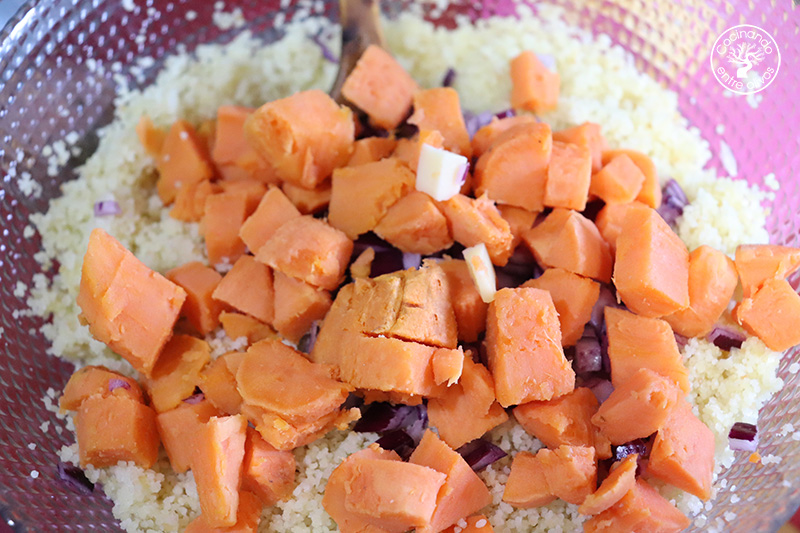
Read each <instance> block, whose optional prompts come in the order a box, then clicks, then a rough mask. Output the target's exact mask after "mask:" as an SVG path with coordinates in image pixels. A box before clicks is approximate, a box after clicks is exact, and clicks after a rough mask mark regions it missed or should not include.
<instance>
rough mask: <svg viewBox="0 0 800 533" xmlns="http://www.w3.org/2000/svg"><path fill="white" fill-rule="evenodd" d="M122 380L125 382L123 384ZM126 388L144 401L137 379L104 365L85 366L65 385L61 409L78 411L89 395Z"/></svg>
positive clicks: (101, 394) (108, 392)
mask: <svg viewBox="0 0 800 533" xmlns="http://www.w3.org/2000/svg"><path fill="white" fill-rule="evenodd" d="M120 381H122V382H124V383H125V385H122V384H121V383H120ZM120 386H121V387H123V388H124V390H125V391H126V392H127V393H129V394H130V395H131V397H132V398H134V399H135V400H136V401H138V402H143V399H142V389H141V388H140V387H139V384H138V383H137V382H136V380H135V379H131V378H129V377H127V376H123V375H122V374H120V373H118V372H114V371H112V370H109V369H107V368H105V367H103V366H85V367H83V368H80V369H78V370H76V371H75V372H74V373H73V374H72V375H71V376H70V377H69V381H67V384H66V385H65V386H64V393H63V394H62V395H61V398H60V399H59V400H58V405H59V407H60V408H61V411H62V412H63V411H76V410H77V409H78V408H79V407H80V406H81V403H83V400H85V399H86V398H88V397H89V396H94V395H97V394H99V395H100V396H108V395H110V394H111V393H112V392H113V391H114V390H115V389H116V388H117V387H120Z"/></svg>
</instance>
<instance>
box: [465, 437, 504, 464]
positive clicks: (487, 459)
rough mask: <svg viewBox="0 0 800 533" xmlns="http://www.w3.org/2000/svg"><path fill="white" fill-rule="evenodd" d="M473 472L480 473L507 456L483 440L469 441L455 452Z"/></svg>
mask: <svg viewBox="0 0 800 533" xmlns="http://www.w3.org/2000/svg"><path fill="white" fill-rule="evenodd" d="M456 451H457V452H458V453H459V454H461V457H463V458H464V460H465V461H466V462H467V464H468V465H469V466H470V468H472V470H474V471H475V472H480V471H481V470H483V469H484V468H486V467H487V466H489V465H490V464H492V463H494V462H495V461H497V460H499V459H502V458H503V457H505V456H506V455H507V454H506V452H504V451H503V450H501V449H500V448H498V447H497V446H495V445H494V444H492V443H491V442H489V441H487V440H483V439H475V440H473V441H470V442H468V443H466V444H464V445H463V446H461V447H460V448H458V449H457V450H456Z"/></svg>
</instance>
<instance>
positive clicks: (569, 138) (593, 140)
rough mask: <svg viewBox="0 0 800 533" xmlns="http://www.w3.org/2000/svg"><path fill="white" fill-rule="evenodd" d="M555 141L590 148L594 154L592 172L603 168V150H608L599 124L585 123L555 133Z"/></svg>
mask: <svg viewBox="0 0 800 533" xmlns="http://www.w3.org/2000/svg"><path fill="white" fill-rule="evenodd" d="M553 140H554V141H560V142H564V143H572V144H577V145H579V146H584V147H586V148H588V149H589V152H590V153H591V154H592V172H597V171H598V170H600V169H601V168H602V167H603V150H605V149H606V140H605V138H603V134H602V133H601V132H600V125H599V124H594V123H592V122H584V123H583V124H580V125H578V126H573V127H572V128H567V129H565V130H560V131H554V132H553Z"/></svg>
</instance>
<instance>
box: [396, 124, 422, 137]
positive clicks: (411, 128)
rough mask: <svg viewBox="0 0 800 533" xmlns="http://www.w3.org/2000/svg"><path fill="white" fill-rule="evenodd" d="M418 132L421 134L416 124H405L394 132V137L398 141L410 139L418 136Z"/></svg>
mask: <svg viewBox="0 0 800 533" xmlns="http://www.w3.org/2000/svg"><path fill="white" fill-rule="evenodd" d="M417 132H419V127H417V126H416V125H415V124H411V123H410V122H403V123H402V124H400V125H399V126H398V127H397V129H396V130H394V136H395V137H397V138H398V139H410V138H411V137H413V136H414V135H416V134H417Z"/></svg>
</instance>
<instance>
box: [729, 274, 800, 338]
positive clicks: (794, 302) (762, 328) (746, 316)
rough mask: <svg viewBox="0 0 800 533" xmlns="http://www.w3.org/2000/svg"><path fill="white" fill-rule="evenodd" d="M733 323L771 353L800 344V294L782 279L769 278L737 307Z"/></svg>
mask: <svg viewBox="0 0 800 533" xmlns="http://www.w3.org/2000/svg"><path fill="white" fill-rule="evenodd" d="M736 321H737V322H738V323H739V325H740V326H742V327H743V328H744V329H745V330H747V332H748V333H750V334H751V335H755V336H756V337H758V338H759V339H761V340H762V341H763V342H764V344H766V345H767V347H768V348H769V349H770V350H775V351H777V352H782V351H784V350H788V349H789V348H791V347H792V346H794V345H796V344H800V327H798V324H800V295H798V294H797V293H796V292H795V290H794V289H793V288H792V286H791V285H789V282H788V281H786V280H785V279H770V280H767V281H766V282H764V284H763V285H762V286H761V288H760V289H758V290H757V291H756V292H755V294H753V295H752V296H751V297H750V298H745V299H744V300H742V301H741V303H739V305H738V306H737V307H736Z"/></svg>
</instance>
